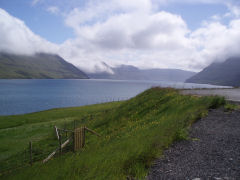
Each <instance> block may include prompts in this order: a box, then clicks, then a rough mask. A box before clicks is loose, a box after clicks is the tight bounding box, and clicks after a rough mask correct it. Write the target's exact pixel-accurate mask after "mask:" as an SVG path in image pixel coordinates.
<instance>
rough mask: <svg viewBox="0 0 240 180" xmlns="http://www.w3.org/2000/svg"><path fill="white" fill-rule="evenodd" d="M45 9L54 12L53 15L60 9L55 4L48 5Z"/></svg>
mask: <svg viewBox="0 0 240 180" xmlns="http://www.w3.org/2000/svg"><path fill="white" fill-rule="evenodd" d="M47 11H48V12H50V13H52V14H55V15H57V14H58V13H59V12H60V10H59V8H58V7H57V6H49V7H48V8H47Z"/></svg>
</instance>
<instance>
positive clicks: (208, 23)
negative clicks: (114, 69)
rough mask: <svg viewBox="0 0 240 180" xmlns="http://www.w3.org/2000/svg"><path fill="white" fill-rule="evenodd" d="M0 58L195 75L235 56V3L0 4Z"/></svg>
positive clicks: (41, 0) (39, 0) (73, 0)
mask: <svg viewBox="0 0 240 180" xmlns="http://www.w3.org/2000/svg"><path fill="white" fill-rule="evenodd" d="M0 42H1V43H0V52H8V53H14V54H27V55H32V54H34V53H38V52H45V53H53V54H59V55H60V56H62V57H63V58H64V59H65V60H67V61H69V62H70V63H73V64H74V65H76V66H77V67H80V68H81V69H82V70H84V71H85V72H101V71H109V69H108V68H106V66H104V63H103V62H105V63H107V64H109V65H110V66H118V65H121V64H127V65H134V66H137V67H139V68H141V69H149V68H175V69H183V70H190V71H195V72H198V71H201V70H202V69H203V68H205V67H206V66H208V65H209V64H211V63H213V62H219V61H223V60H225V59H226V58H228V57H231V56H240V51H239V47H240V1H239V0H181V1H179V0H61V1H60V0H0Z"/></svg>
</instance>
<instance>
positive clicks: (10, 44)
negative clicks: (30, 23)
mask: <svg viewBox="0 0 240 180" xmlns="http://www.w3.org/2000/svg"><path fill="white" fill-rule="evenodd" d="M0 34H1V36H0V42H1V43H0V51H4V52H9V53H17V54H33V53H35V52H41V51H43V52H52V51H54V50H55V49H56V48H57V46H56V45H54V44H52V43H50V42H48V41H46V40H44V39H43V38H41V37H40V36H38V35H35V34H34V33H33V32H32V31H31V30H30V29H29V28H28V27H27V26H26V25H25V24H24V22H23V21H21V20H19V19H17V18H15V17H13V16H11V15H9V14H8V13H7V12H6V11H5V10H3V9H1V8H0Z"/></svg>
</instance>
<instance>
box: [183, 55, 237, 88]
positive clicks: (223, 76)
mask: <svg viewBox="0 0 240 180" xmlns="http://www.w3.org/2000/svg"><path fill="white" fill-rule="evenodd" d="M186 82H188V83H199V84H214V85H223V86H240V57H235V58H229V59H227V60H226V61H225V62H223V63H213V64H211V65H210V66H208V67H206V68H205V69H203V70H202V71H201V72H199V73H198V74H196V75H195V76H193V77H191V78H189V79H188V80H186Z"/></svg>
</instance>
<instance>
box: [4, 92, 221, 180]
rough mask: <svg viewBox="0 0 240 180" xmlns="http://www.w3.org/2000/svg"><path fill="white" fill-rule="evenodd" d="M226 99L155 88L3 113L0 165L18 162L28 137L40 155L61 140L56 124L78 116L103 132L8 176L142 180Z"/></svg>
mask: <svg viewBox="0 0 240 180" xmlns="http://www.w3.org/2000/svg"><path fill="white" fill-rule="evenodd" d="M224 103H225V101H224V99H223V98H221V97H194V96H186V95H180V94H179V93H178V91H177V90H173V89H160V88H152V89H150V90H147V91H145V92H143V93H142V94H140V95H138V96H136V97H135V98H132V99H130V100H128V101H124V102H114V103H105V104H100V105H92V106H84V107H78V108H65V109H54V110H49V111H44V112H38V113H32V114H27V115H19V116H5V117H0V141H1V145H0V154H1V155H0V167H1V166H4V162H7V161H13V160H15V161H16V160H17V159H18V158H19V156H17V154H19V153H21V152H22V151H23V149H24V148H26V147H27V145H28V141H29V140H34V142H35V143H34V144H33V145H34V147H35V153H36V154H37V153H39V154H41V153H43V152H40V151H37V148H39V149H40V148H42V149H43V147H44V151H46V152H51V151H52V149H54V147H56V146H57V144H58V143H57V142H56V137H55V136H54V133H53V126H54V125H57V126H59V127H63V126H64V124H65V123H68V126H70V125H72V121H73V120H74V119H76V120H79V121H80V122H81V124H84V125H86V126H87V127H89V128H91V129H93V130H95V131H97V132H98V133H100V134H101V136H102V137H101V138H98V137H95V136H94V135H91V134H87V142H86V147H85V148H84V149H83V150H82V151H80V152H78V153H72V152H68V153H65V154H64V155H62V156H61V157H56V158H54V159H53V160H50V161H49V162H48V163H46V164H44V165H43V164H41V163H40V162H36V163H35V164H34V165H33V166H32V167H26V168H21V169H19V170H16V171H13V172H11V173H9V174H7V175H4V178H5V179H126V177H135V178H137V179H140V178H143V177H145V176H146V174H147V172H148V168H149V166H150V165H151V163H152V161H153V160H154V159H155V158H156V157H159V156H160V155H161V154H162V151H163V150H164V149H165V148H167V147H169V145H171V144H172V142H173V141H175V140H180V139H183V138H186V129H187V128H188V127H189V126H190V125H191V124H192V123H193V122H194V121H196V120H197V119H199V118H201V117H202V116H205V115H207V112H208V109H209V108H215V107H218V106H220V105H222V104H224ZM19 161H21V160H20V159H19ZM0 178H1V177H0Z"/></svg>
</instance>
